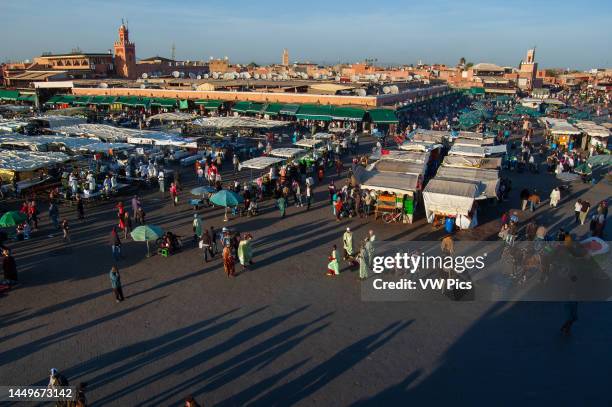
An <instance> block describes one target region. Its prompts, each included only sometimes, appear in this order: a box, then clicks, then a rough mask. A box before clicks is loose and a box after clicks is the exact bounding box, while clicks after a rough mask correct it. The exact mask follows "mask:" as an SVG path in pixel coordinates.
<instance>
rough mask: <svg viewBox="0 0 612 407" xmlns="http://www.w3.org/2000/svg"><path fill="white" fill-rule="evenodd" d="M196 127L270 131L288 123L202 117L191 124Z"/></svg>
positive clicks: (244, 118) (255, 119) (246, 118)
mask: <svg viewBox="0 0 612 407" xmlns="http://www.w3.org/2000/svg"><path fill="white" fill-rule="evenodd" d="M192 123H193V124H194V125H196V126H200V127H204V128H214V129H230V128H242V129H249V128H252V129H271V128H274V127H283V126H288V125H289V124H290V123H289V122H283V121H279V120H266V119H258V118H255V117H202V118H199V119H196V120H194V121H193V122H192Z"/></svg>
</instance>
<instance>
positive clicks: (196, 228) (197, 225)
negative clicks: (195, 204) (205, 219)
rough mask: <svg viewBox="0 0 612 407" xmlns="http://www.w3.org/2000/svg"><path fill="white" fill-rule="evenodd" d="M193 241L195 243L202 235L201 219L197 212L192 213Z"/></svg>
mask: <svg viewBox="0 0 612 407" xmlns="http://www.w3.org/2000/svg"><path fill="white" fill-rule="evenodd" d="M192 229H193V242H194V243H197V242H198V240H199V239H200V238H201V237H202V219H201V218H200V217H199V216H198V214H197V213H194V214H193V224H192Z"/></svg>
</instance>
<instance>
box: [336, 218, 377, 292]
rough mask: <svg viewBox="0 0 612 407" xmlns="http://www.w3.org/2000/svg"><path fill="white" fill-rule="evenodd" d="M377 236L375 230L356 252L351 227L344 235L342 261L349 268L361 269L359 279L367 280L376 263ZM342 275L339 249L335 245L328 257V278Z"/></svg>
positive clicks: (364, 239)
mask: <svg viewBox="0 0 612 407" xmlns="http://www.w3.org/2000/svg"><path fill="white" fill-rule="evenodd" d="M375 240H376V235H375V234H374V231H373V230H370V231H369V232H368V234H367V235H366V236H365V237H364V238H363V239H362V241H361V243H360V244H359V248H358V249H357V250H355V247H354V245H353V232H352V231H351V228H350V227H347V228H346V231H345V232H344V234H343V235H342V259H343V261H345V262H347V263H348V267H349V268H355V267H359V277H358V278H359V279H360V280H365V279H367V278H368V277H369V274H370V271H371V270H372V266H373V263H374V243H375ZM339 274H340V261H339V258H338V248H337V246H336V245H335V244H334V245H333V246H332V250H331V253H330V254H329V256H328V263H327V273H326V275H327V276H330V277H335V276H337V275H339Z"/></svg>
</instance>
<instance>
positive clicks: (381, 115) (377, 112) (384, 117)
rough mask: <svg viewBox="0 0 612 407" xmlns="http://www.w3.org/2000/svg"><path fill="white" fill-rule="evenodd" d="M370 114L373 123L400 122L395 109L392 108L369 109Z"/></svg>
mask: <svg viewBox="0 0 612 407" xmlns="http://www.w3.org/2000/svg"><path fill="white" fill-rule="evenodd" d="M368 113H369V114H370V119H371V120H372V123H377V124H391V123H399V120H397V116H396V115H395V110H390V109H372V110H368Z"/></svg>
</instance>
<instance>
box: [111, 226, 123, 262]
mask: <svg viewBox="0 0 612 407" xmlns="http://www.w3.org/2000/svg"><path fill="white" fill-rule="evenodd" d="M109 242H110V245H111V253H112V254H113V260H115V261H119V258H120V257H121V240H120V239H119V233H117V228H116V227H115V226H113V229H112V230H111V233H110V240H109Z"/></svg>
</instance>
